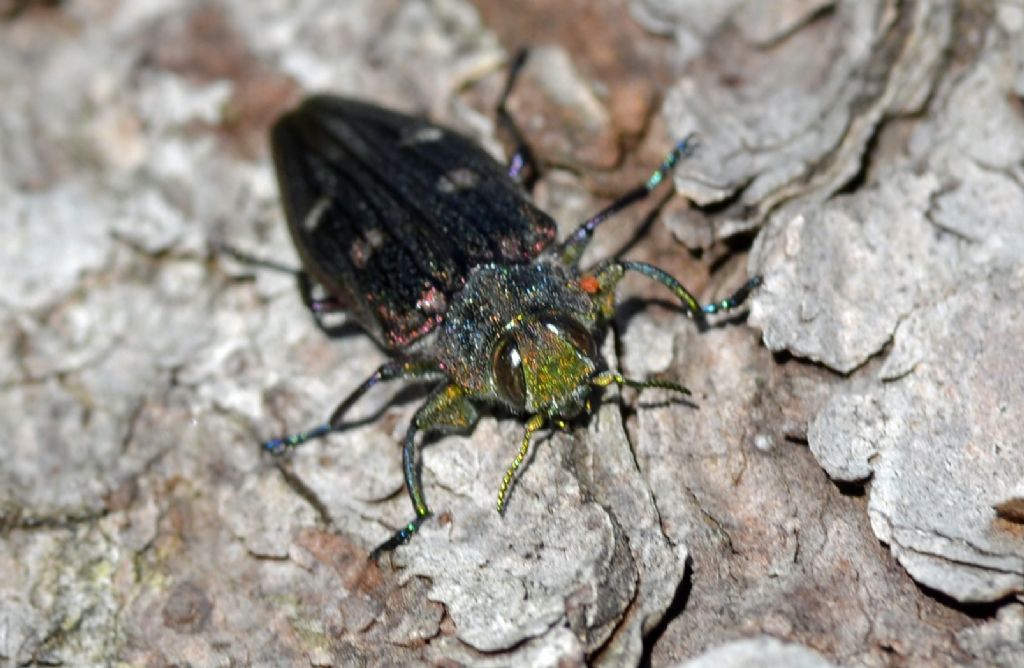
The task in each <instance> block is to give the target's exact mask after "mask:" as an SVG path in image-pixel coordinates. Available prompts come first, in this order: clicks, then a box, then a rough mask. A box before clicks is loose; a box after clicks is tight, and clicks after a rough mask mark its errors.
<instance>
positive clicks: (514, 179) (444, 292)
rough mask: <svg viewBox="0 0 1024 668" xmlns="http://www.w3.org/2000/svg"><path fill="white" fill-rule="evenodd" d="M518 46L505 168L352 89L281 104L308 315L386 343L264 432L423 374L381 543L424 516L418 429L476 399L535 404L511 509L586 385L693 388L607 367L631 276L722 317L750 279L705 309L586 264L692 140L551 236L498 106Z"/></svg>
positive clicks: (529, 408)
mask: <svg viewBox="0 0 1024 668" xmlns="http://www.w3.org/2000/svg"><path fill="white" fill-rule="evenodd" d="M521 65H522V57H520V58H519V59H518V60H517V61H516V63H515V64H514V65H513V68H512V74H511V75H510V77H509V82H508V85H506V88H505V93H504V94H503V95H502V98H501V102H500V103H499V106H498V119H499V121H500V122H502V123H503V124H504V125H505V126H506V129H508V130H509V131H510V133H511V134H512V136H513V137H514V138H515V139H516V140H517V141H518V143H519V148H518V150H517V151H516V153H515V154H514V156H513V158H512V160H511V161H510V164H509V166H507V167H506V166H504V165H501V164H500V163H498V162H497V161H496V160H494V159H493V158H492V157H491V156H490V155H489V154H488V153H487V152H486V151H484V149H483V148H481V147H480V146H479V145H477V144H476V143H475V142H473V141H472V140H470V139H468V138H466V137H464V136H463V135H461V134H459V133H457V132H455V131H453V130H450V129H448V128H445V127H442V126H440V125H436V124H434V123H431V122H429V121H427V120H424V119H421V118H416V117H413V116H408V115H405V114H402V113H399V112H396V111H392V110H388V109H384V108H382V107H378V106H376V105H373V104H369V103H366V102H361V101H357V100H352V99H347V98H342V97H335V96H327V95H318V96H314V97H311V98H308V99H307V100H306V101H305V102H303V103H302V104H301V105H300V106H299V107H298V108H297V109H295V110H292V111H290V112H288V113H286V114H285V115H283V116H282V117H281V118H280V119H279V120H278V121H277V122H276V123H275V125H274V127H273V129H272V131H271V148H272V153H273V157H274V163H275V167H276V171H277V178H278V184H279V186H280V190H281V196H282V201H283V205H284V210H285V214H286V218H287V220H288V227H289V230H290V232H291V236H292V239H293V241H294V243H295V246H296V248H297V250H298V253H299V256H300V258H301V261H302V266H303V271H302V274H301V275H300V278H303V279H305V280H304V285H306V286H307V290H308V289H309V287H310V286H311V285H313V284H319V285H320V286H321V287H322V288H323V291H324V292H326V294H327V295H328V296H327V298H326V299H313V297H312V291H311V290H309V291H308V292H307V294H306V295H305V297H306V299H307V304H309V305H310V306H311V308H312V309H313V311H314V313H316V314H318V315H319V314H323V313H325V312H327V311H332V310H341V311H344V312H346V313H348V314H349V315H350V316H351V317H353V318H354V319H355V320H356V321H357V322H358V323H359V324H361V325H362V327H363V328H364V329H365V330H366V331H367V332H368V333H369V334H370V335H371V336H373V337H374V338H375V339H376V340H377V342H378V343H380V345H381V346H382V347H384V348H385V349H387V350H388V351H389V352H390V353H391V354H392V356H393V357H392V359H391V360H390V361H388V362H386V363H385V364H383V365H381V367H380V368H379V369H377V371H376V372H374V373H373V374H372V375H371V376H370V377H369V378H368V379H367V380H366V381H364V382H363V383H362V384H361V385H360V386H359V387H358V388H356V390H355V391H353V392H352V393H351V394H350V395H349V396H348V397H346V398H345V400H344V401H342V402H341V404H340V405H339V406H338V407H337V408H336V409H335V411H334V412H333V414H332V415H331V417H330V418H329V419H328V420H327V422H325V423H324V424H321V425H318V426H316V427H314V428H312V429H309V430H306V431H303V432H299V433H296V434H293V435H291V436H287V437H283V438H275V439H272V440H269V441H267V442H266V443H264V448H265V449H267V450H269V451H271V452H273V453H275V454H280V453H283V452H286V451H288V450H290V449H291V448H293V447H295V446H297V445H299V444H301V443H303V442H305V441H307V440H309V439H311V438H317V437H321V436H324V435H326V434H328V433H330V432H331V431H335V430H338V429H341V428H343V427H344V423H343V419H344V416H345V414H346V412H347V410H348V408H349V407H350V406H352V404H354V403H355V402H356V401H357V400H358V399H359V398H360V397H361V396H362V395H363V394H364V393H365V392H366V391H367V390H369V389H370V388H371V387H373V386H374V385H376V384H377V383H379V382H382V381H388V380H396V379H416V380H421V381H433V382H434V383H435V385H436V387H435V389H434V390H433V391H432V392H431V393H430V395H429V396H428V398H427V399H426V401H425V402H424V403H423V405H422V406H420V407H419V409H418V410H417V411H416V413H415V415H414V416H413V418H412V420H411V423H410V425H409V427H408V429H407V431H406V435H405V439H404V447H403V470H404V476H405V483H406V488H407V491H408V493H409V497H410V499H411V501H412V506H413V511H414V513H415V517H414V518H413V519H412V520H411V521H410V522H409V523H408V524H406V525H405V526H403V527H401V528H400V529H398V530H397V531H396V532H395V533H394V535H392V536H391V538H389V539H388V540H387V541H385V542H384V543H383V544H381V545H380V546H379V547H377V548H376V550H374V552H373V554H372V556H373V557H377V556H379V555H380V554H382V553H383V552H385V551H388V550H391V549H393V548H394V547H396V546H397V545H400V544H402V543H404V542H406V541H407V540H408V539H409V538H410V537H411V536H412V535H413V534H414V533H415V532H416V531H417V529H418V528H419V526H420V524H421V523H422V522H423V521H424V520H425V519H426V518H428V517H429V516H430V514H431V512H430V509H429V507H428V505H427V501H426V498H425V496H424V493H423V486H422V482H421V480H420V465H419V462H420V443H419V440H420V439H418V438H417V435H418V434H420V433H421V432H422V433H451V432H465V431H468V430H469V429H471V428H472V427H473V425H474V424H475V423H476V421H477V418H478V414H479V412H478V411H479V409H480V408H482V407H486V406H503V407H505V408H507V409H508V410H510V411H511V412H513V413H515V414H519V415H525V416H527V421H526V429H525V433H524V436H523V439H522V442H521V444H520V447H519V450H518V451H517V453H516V454H515V457H514V459H513V460H512V463H511V465H510V467H509V468H508V470H507V471H506V473H505V476H504V478H503V479H502V481H501V484H500V486H499V492H498V502H497V508H498V511H499V513H500V512H501V511H502V510H503V508H504V504H505V499H506V495H507V492H508V489H509V486H510V484H511V482H512V479H513V477H514V475H515V472H516V471H517V469H518V468H519V466H520V464H521V463H522V461H523V459H524V458H525V456H526V454H527V453H528V448H529V443H530V438H531V435H532V434H533V433H534V432H535V431H537V430H538V429H540V428H542V427H544V426H554V427H564V426H565V424H566V423H565V421H566V420H569V419H572V418H574V417H577V416H579V415H580V414H582V413H586V412H588V411H589V410H590V401H589V400H590V396H591V393H592V392H593V390H594V389H595V388H600V387H604V386H607V385H609V384H612V383H615V384H618V385H629V386H632V387H636V388H638V389H642V388H645V387H660V388H665V389H669V390H674V391H678V392H683V393H685V392H687V390H686V389H685V388H683V387H682V386H680V385H677V384H675V383H670V382H665V381H660V380H647V381H634V380H630V379H627V378H624V377H623V376H622V375H621V374H620V373H618V372H617V371H614V370H609V369H606V368H604V365H603V363H602V361H601V359H600V357H599V355H598V353H597V348H596V345H595V339H596V338H598V336H599V334H600V332H601V330H602V328H603V327H604V325H605V324H606V323H607V322H608V320H609V319H611V318H612V316H613V315H614V302H615V289H616V286H617V285H618V283H619V281H620V280H621V279H622V277H623V275H624V274H625V273H626V272H629V271H634V272H639V273H641V274H644V275H646V276H648V277H649V278H652V279H654V280H656V281H658V282H660V283H662V284H664V285H665V286H667V287H668V288H669V289H670V290H672V292H673V293H674V294H675V295H676V296H677V297H678V298H679V299H680V300H681V302H682V305H683V307H684V309H685V310H686V312H687V314H688V315H690V316H691V317H693V318H695V319H697V320H702V319H703V318H704V317H705V315H708V314H714V313H718V312H721V311H727V310H730V309H733V308H735V307H736V306H738V305H739V304H741V303H742V302H743V301H744V300H745V299H746V297H747V295H748V294H749V293H750V291H751V290H752V289H753V288H755V287H756V286H757V285H759V284H760V279H759V278H758V277H755V278H752V279H750V280H749V281H747V283H746V284H745V285H743V287H741V288H740V289H739V290H738V291H737V292H736V293H735V294H733V295H732V296H730V297H729V298H727V299H724V300H721V301H719V302H714V303H710V304H708V305H705V306H701V305H700V304H699V303H698V302H697V300H696V299H695V298H694V297H693V296H692V295H691V294H690V293H689V292H688V291H687V290H686V288H684V287H683V286H682V284H680V283H679V281H677V280H676V279H675V278H673V277H672V276H670V275H669V274H667V273H666V272H664V271H662V270H660V269H658V268H657V267H654V266H652V265H648V264H645V263H640V262H629V261H622V260H617V259H613V260H607V261H605V262H602V263H600V264H599V265H597V266H596V267H594V268H592V269H590V270H587V271H583V270H581V269H580V267H579V259H580V256H581V255H582V253H583V251H584V249H585V248H586V245H587V243H588V242H589V240H590V238H591V237H592V235H593V233H594V230H595V229H596V228H597V227H598V226H599V225H600V224H601V223H602V222H604V221H605V220H606V219H608V218H609V217H610V216H611V215H612V214H614V213H616V212H617V211H619V210H621V209H623V208H625V207H626V206H628V205H630V204H632V203H634V202H636V201H638V200H640V199H643V198H644V197H645V196H646V195H647V194H648V193H649V192H651V191H652V190H653V189H654V188H655V187H656V186H657V185H658V184H659V183H660V182H661V181H662V180H663V179H664V177H665V176H666V174H667V173H668V172H669V171H670V170H671V169H672V167H673V166H674V165H675V164H676V162H678V160H679V159H681V158H682V157H683V156H685V155H686V154H687V153H688V152H689V151H690V150H691V148H692V145H693V142H692V139H686V140H683V141H681V142H679V143H678V144H677V145H676V146H675V147H674V148H673V150H672V152H671V153H669V155H668V156H667V157H666V159H665V161H664V162H663V163H662V164H661V165H660V166H659V167H658V169H657V170H655V172H654V173H653V174H652V175H651V177H650V178H649V179H648V180H647V181H646V182H645V183H643V184H641V185H639V186H638V187H636V188H634V189H633V190H631V191H629V192H628V193H627V194H626V195H624V196H623V197H622V198H620V199H619V200H617V201H615V202H613V203H612V204H611V205H610V206H608V207H607V208H606V209H604V210H602V211H601V212H599V213H598V214H597V215H595V216H593V217H592V218H590V219H589V220H587V221H585V222H584V223H582V224H581V225H580V226H579V227H578V228H577V229H576V231H575V232H574V233H573V234H571V235H570V236H569V237H568V238H567V239H566V240H564V241H562V242H561V243H555V237H556V226H555V223H554V221H553V220H552V219H551V218H550V217H549V216H548V215H547V214H545V213H544V212H542V211H541V210H539V209H538V208H537V207H536V206H534V205H533V203H532V202H531V201H530V200H529V199H528V197H527V194H526V191H525V189H524V187H523V180H524V177H525V176H526V175H527V174H528V173H531V172H532V171H534V169H535V168H534V166H533V164H532V160H531V158H530V156H529V153H528V151H527V149H526V148H525V145H524V144H523V143H522V142H521V139H520V135H519V132H518V130H517V129H516V128H515V125H514V123H512V121H511V117H510V116H509V114H508V113H507V111H506V110H505V106H504V100H505V98H506V97H507V95H508V92H509V90H510V88H511V84H512V80H513V78H514V75H515V71H516V70H517V69H518V68H519V66H521Z"/></svg>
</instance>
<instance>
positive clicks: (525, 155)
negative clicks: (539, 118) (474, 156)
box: [495, 49, 538, 188]
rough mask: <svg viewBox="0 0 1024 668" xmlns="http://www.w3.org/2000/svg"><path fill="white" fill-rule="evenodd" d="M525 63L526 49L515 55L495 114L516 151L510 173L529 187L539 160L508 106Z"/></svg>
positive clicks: (501, 128)
mask: <svg viewBox="0 0 1024 668" xmlns="http://www.w3.org/2000/svg"><path fill="white" fill-rule="evenodd" d="M525 63H526V49H523V50H522V51H520V52H519V53H517V54H516V55H515V56H514V57H513V59H512V63H511V65H509V68H508V79H506V81H505V89H504V90H503V91H502V93H501V97H500V98H499V99H498V106H497V108H496V109H495V116H496V117H497V121H498V126H499V129H500V130H501V131H503V132H505V133H506V134H507V135H508V138H509V139H511V141H512V145H513V147H514V149H513V151H514V152H513V153H512V156H511V157H510V158H509V160H508V175H509V177H510V178H511V179H513V180H514V181H516V182H517V183H520V184H522V185H523V186H525V187H527V188H528V187H529V186H530V185H531V184H532V183H533V181H534V180H535V179H536V178H537V173H538V170H537V161H536V159H535V158H534V157H533V152H532V151H531V150H530V147H529V146H528V145H527V143H526V140H525V139H524V138H523V133H522V132H521V131H520V130H519V126H518V125H516V121H515V119H514V118H512V114H510V113H509V112H508V107H507V106H506V102H508V97H509V95H510V94H511V93H512V87H513V86H514V85H515V82H516V78H517V77H518V76H519V72H520V71H521V70H522V69H523V65H524V64H525Z"/></svg>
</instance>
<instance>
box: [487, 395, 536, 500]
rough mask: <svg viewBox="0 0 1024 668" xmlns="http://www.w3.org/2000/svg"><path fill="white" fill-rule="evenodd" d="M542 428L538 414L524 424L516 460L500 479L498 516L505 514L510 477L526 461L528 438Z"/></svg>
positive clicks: (510, 482) (528, 447) (528, 445)
mask: <svg viewBox="0 0 1024 668" xmlns="http://www.w3.org/2000/svg"><path fill="white" fill-rule="evenodd" d="M543 426H544V416H543V415H540V414H539V413H538V414H537V415H534V416H533V417H532V418H530V421H529V422H527V423H526V432H525V433H524V434H523V442H522V444H521V445H520V446H519V452H517V453H516V458H515V459H513V460H512V465H511V466H509V467H508V470H507V471H505V477H504V478H502V479H501V487H499V488H498V514H499V515H500V514H502V513H504V512H505V496H506V495H507V494H508V488H509V486H510V485H511V484H512V477H513V476H514V475H515V474H516V471H518V470H519V467H520V466H521V465H522V463H523V460H524V459H526V455H527V453H528V452H529V451H530V437H531V436H533V432H535V431H537V430H538V429H540V428H541V427H543Z"/></svg>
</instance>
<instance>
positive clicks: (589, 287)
mask: <svg viewBox="0 0 1024 668" xmlns="http://www.w3.org/2000/svg"><path fill="white" fill-rule="evenodd" d="M580 287H581V288H583V291H584V292H588V293H590V294H592V295H596V294H597V293H598V292H600V291H601V284H600V283H599V282H598V280H597V279H596V278H595V277H594V276H593V275H591V274H587V275H586V276H582V277H580Z"/></svg>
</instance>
